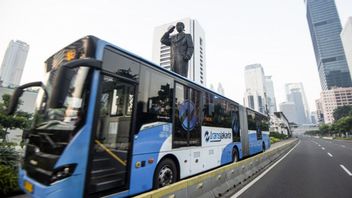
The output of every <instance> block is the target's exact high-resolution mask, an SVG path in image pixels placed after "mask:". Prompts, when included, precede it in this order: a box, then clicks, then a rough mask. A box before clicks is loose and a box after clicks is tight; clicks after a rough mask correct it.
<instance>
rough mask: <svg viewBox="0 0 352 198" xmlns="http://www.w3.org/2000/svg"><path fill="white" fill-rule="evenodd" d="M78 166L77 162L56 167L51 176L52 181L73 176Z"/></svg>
mask: <svg viewBox="0 0 352 198" xmlns="http://www.w3.org/2000/svg"><path fill="white" fill-rule="evenodd" d="M76 166H77V164H68V165H64V166H60V167H58V168H55V169H54V171H53V174H52V176H51V183H53V182H56V181H58V180H61V179H64V178H66V177H69V176H71V175H72V173H73V172H74V171H75V169H76Z"/></svg>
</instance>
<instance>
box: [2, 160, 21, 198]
mask: <svg viewBox="0 0 352 198" xmlns="http://www.w3.org/2000/svg"><path fill="white" fill-rule="evenodd" d="M17 179H18V176H17V169H16V168H14V167H11V166H4V165H0V195H1V194H2V195H7V194H9V193H13V192H14V191H18V190H19V187H18V183H17Z"/></svg>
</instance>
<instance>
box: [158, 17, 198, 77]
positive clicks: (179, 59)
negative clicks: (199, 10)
mask: <svg viewBox="0 0 352 198" xmlns="http://www.w3.org/2000/svg"><path fill="white" fill-rule="evenodd" d="M174 30H175V26H170V27H169V28H168V30H167V32H165V34H164V35H163V37H161V40H160V41H161V43H162V44H164V45H167V46H171V70H172V71H174V72H176V73H178V74H180V75H182V76H184V77H187V74H188V61H189V60H190V59H191V57H192V54H193V51H194V46H193V41H192V36H191V35H190V34H186V33H184V31H185V24H183V23H182V22H178V23H177V24H176V30H177V32H178V33H177V34H175V35H172V36H170V34H171V33H172V32H173V31H174Z"/></svg>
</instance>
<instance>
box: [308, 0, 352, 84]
mask: <svg viewBox="0 0 352 198" xmlns="http://www.w3.org/2000/svg"><path fill="white" fill-rule="evenodd" d="M305 4H306V8H307V20H308V25H309V30H310V34H311V37H312V42H313V47H314V53H315V59H316V63H317V66H318V71H319V77H320V84H321V87H322V89H323V90H329V89H332V88H334V87H350V86H352V83H351V77H350V73H349V69H348V66H347V62H346V57H345V53H344V50H343V47H342V42H341V38H340V33H341V30H342V27H341V22H340V18H339V15H338V13H337V9H336V5H335V1H334V0H305Z"/></svg>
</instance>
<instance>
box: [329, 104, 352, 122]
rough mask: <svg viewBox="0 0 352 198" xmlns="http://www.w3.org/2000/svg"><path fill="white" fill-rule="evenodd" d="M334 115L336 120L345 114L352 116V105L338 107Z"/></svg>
mask: <svg viewBox="0 0 352 198" xmlns="http://www.w3.org/2000/svg"><path fill="white" fill-rule="evenodd" d="M333 116H334V119H335V121H337V120H339V119H340V118H342V117H345V116H352V105H346V106H341V107H337V108H336V109H335V110H334V112H333Z"/></svg>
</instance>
